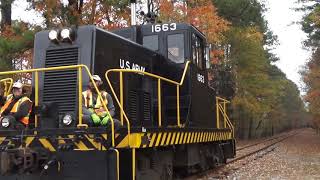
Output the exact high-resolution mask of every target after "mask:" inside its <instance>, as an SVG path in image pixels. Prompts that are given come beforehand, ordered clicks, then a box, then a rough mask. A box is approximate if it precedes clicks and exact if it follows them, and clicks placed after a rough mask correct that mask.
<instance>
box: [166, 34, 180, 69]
mask: <svg viewBox="0 0 320 180" xmlns="http://www.w3.org/2000/svg"><path fill="white" fill-rule="evenodd" d="M167 42H168V44H167V45H168V58H169V59H170V60H171V61H173V62H175V63H184V35H183V34H169V35H168V39H167Z"/></svg>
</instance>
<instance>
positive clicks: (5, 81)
mask: <svg viewBox="0 0 320 180" xmlns="http://www.w3.org/2000/svg"><path fill="white" fill-rule="evenodd" d="M0 83H3V84H4V94H3V95H4V96H8V95H9V94H10V92H11V89H12V86H13V79H12V78H5V79H1V80H0ZM8 84H9V85H8Z"/></svg>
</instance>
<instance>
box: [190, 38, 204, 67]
mask: <svg viewBox="0 0 320 180" xmlns="http://www.w3.org/2000/svg"><path fill="white" fill-rule="evenodd" d="M204 54H205V50H204V46H203V40H202V39H201V38H199V37H198V36H197V35H195V34H193V35H192V56H193V58H192V62H193V63H194V64H195V65H197V66H198V67H199V68H200V69H204V65H205V62H204Z"/></svg>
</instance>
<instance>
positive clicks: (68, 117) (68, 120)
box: [62, 114, 72, 126]
mask: <svg viewBox="0 0 320 180" xmlns="http://www.w3.org/2000/svg"><path fill="white" fill-rule="evenodd" d="M62 122H63V124H64V125H66V126H69V125H70V124H71V123H72V116H71V115H70V114H66V115H65V116H63V119H62Z"/></svg>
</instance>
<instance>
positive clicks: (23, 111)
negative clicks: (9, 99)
mask: <svg viewBox="0 0 320 180" xmlns="http://www.w3.org/2000/svg"><path fill="white" fill-rule="evenodd" d="M31 108H32V102H30V101H25V102H23V103H22V104H21V105H20V107H19V109H18V111H17V112H16V113H15V114H13V117H14V118H15V119H16V120H19V119H21V118H23V117H25V116H27V115H28V114H29V112H30V110H31Z"/></svg>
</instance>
